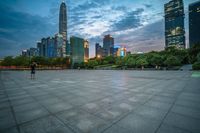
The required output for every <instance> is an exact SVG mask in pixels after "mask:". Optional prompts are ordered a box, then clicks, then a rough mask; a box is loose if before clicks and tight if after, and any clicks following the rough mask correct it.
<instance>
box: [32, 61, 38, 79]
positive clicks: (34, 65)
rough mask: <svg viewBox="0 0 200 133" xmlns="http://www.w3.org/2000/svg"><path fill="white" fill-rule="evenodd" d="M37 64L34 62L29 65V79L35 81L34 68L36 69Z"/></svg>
mask: <svg viewBox="0 0 200 133" xmlns="http://www.w3.org/2000/svg"><path fill="white" fill-rule="evenodd" d="M36 66H37V64H36V63H35V62H33V63H32V64H31V79H35V68H36Z"/></svg>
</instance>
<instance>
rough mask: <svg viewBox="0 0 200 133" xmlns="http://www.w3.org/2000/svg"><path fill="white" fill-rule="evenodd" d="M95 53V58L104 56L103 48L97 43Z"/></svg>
mask: <svg viewBox="0 0 200 133" xmlns="http://www.w3.org/2000/svg"><path fill="white" fill-rule="evenodd" d="M95 55H96V58H102V57H104V49H103V48H102V46H101V45H100V44H99V43H96V44H95Z"/></svg>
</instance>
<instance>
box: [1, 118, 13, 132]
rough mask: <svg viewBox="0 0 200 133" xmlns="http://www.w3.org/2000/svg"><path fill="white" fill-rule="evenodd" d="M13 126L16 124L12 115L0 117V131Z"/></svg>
mask: <svg viewBox="0 0 200 133" xmlns="http://www.w3.org/2000/svg"><path fill="white" fill-rule="evenodd" d="M15 125H16V123H15V120H14V118H13V116H12V115H6V116H2V117H0V130H3V129H7V128H10V127H12V126H15Z"/></svg>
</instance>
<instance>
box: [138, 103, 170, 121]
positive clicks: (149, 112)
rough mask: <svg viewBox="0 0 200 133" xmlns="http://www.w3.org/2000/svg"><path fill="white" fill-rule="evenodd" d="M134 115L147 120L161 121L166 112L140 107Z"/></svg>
mask: <svg viewBox="0 0 200 133" xmlns="http://www.w3.org/2000/svg"><path fill="white" fill-rule="evenodd" d="M134 113H136V114H139V115H142V116H144V117H147V118H152V119H155V120H160V121H161V120H163V119H164V117H165V115H166V114H167V110H162V109H159V108H155V107H150V106H141V107H139V108H138V109H136V110H135V111H134Z"/></svg>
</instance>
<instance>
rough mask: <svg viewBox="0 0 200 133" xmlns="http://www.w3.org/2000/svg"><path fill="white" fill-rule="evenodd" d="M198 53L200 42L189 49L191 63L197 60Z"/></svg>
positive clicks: (199, 51)
mask: <svg viewBox="0 0 200 133" xmlns="http://www.w3.org/2000/svg"><path fill="white" fill-rule="evenodd" d="M198 53H200V44H196V45H194V46H193V47H192V48H190V49H189V50H188V54H189V60H190V63H194V62H196V61H197V55H198Z"/></svg>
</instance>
